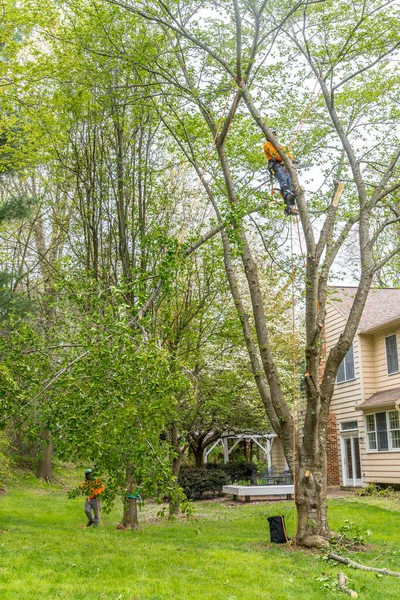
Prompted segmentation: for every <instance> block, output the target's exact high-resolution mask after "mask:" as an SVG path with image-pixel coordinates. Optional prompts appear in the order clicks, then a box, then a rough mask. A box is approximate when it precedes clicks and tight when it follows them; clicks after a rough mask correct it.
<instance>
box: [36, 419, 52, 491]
mask: <svg viewBox="0 0 400 600" xmlns="http://www.w3.org/2000/svg"><path fill="white" fill-rule="evenodd" d="M41 437H42V440H43V450H42V456H41V457H40V458H39V461H38V466H37V471H36V477H37V478H38V479H40V481H47V482H49V481H52V479H53V466H52V462H51V457H52V448H53V444H52V440H51V432H50V431H49V430H48V429H43V430H42V436H41Z"/></svg>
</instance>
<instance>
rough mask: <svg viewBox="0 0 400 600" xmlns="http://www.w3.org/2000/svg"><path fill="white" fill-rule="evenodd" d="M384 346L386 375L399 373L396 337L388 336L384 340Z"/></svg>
mask: <svg viewBox="0 0 400 600" xmlns="http://www.w3.org/2000/svg"><path fill="white" fill-rule="evenodd" d="M385 344H386V361H387V370H388V375H391V374H392V373H398V372H399V357H398V354H397V336H396V334H394V335H389V336H388V337H387V338H385Z"/></svg>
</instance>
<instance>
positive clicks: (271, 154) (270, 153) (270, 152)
mask: <svg viewBox="0 0 400 600" xmlns="http://www.w3.org/2000/svg"><path fill="white" fill-rule="evenodd" d="M281 148H282V149H283V150H285V152H286V154H287V155H288V156H289V158H291V159H292V160H293V154H292V153H291V152H289V151H288V150H286V148H285V146H283V145H282V144H279V148H278V149H279V150H280V149H281ZM264 152H265V156H266V157H267V160H272V159H273V158H276V160H278V161H279V162H283V161H282V157H281V155H280V154H279V152H278V150H275V148H274V147H273V145H272V144H271V142H265V144H264Z"/></svg>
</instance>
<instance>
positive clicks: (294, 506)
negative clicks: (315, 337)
mask: <svg viewBox="0 0 400 600" xmlns="http://www.w3.org/2000/svg"><path fill="white" fill-rule="evenodd" d="M297 221H298V219H297ZM299 233H300V232H299ZM290 256H291V266H292V352H293V415H292V421H293V441H292V443H293V457H292V465H293V467H292V468H293V532H294V534H293V545H294V546H296V532H297V510H296V461H297V456H296V444H297V364H296V363H297V344H296V322H295V310H294V299H295V293H294V290H295V287H294V286H295V270H294V252H293V226H292V220H290Z"/></svg>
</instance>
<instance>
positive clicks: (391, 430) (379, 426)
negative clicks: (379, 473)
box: [366, 410, 400, 452]
mask: <svg viewBox="0 0 400 600" xmlns="http://www.w3.org/2000/svg"><path fill="white" fill-rule="evenodd" d="M366 424H367V439H368V450H377V451H378V452H388V451H389V450H400V413H399V412H398V411H396V410H392V411H389V412H379V413H375V414H374V415H367V418H366Z"/></svg>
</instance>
